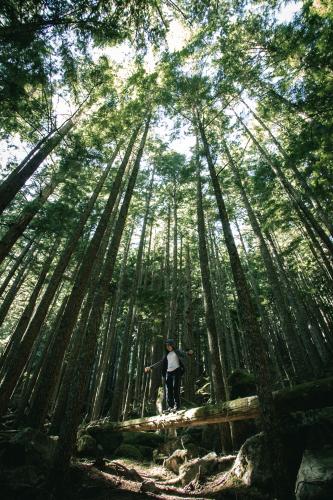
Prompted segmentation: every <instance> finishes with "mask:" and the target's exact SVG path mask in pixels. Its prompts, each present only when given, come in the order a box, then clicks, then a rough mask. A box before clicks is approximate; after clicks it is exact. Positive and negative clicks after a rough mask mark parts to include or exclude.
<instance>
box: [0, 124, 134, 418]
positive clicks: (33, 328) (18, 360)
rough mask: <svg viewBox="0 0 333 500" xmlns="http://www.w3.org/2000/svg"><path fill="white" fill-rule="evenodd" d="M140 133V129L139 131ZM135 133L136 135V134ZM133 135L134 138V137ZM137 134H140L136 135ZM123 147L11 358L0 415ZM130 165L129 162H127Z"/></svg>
mask: <svg viewBox="0 0 333 500" xmlns="http://www.w3.org/2000/svg"><path fill="white" fill-rule="evenodd" d="M136 132H137V133H138V130H137V131H136ZM134 135H135V134H134ZM134 135H133V137H134ZM135 137H136V135H135ZM135 137H134V138H132V141H131V143H130V144H131V146H130V148H129V151H128V154H127V155H125V158H124V160H126V164H127V160H128V157H129V156H130V153H131V151H132V147H133V144H134V141H135ZM118 150H119V147H117V148H116V151H115V153H114V154H113V157H112V159H111V161H110V163H109V165H108V168H106V169H105V171H104V173H103V174H102V176H101V178H100V180H99V182H98V183H97V186H96V187H95V190H94V192H93V194H92V196H91V198H90V200H89V202H88V204H87V206H86V208H85V210H84V211H83V213H82V215H81V217H80V220H79V221H78V223H77V226H76V229H75V230H74V232H73V234H72V236H71V238H70V240H69V241H68V243H67V245H66V247H65V249H64V251H63V253H62V255H61V257H60V259H59V262H58V264H57V266H56V268H55V270H54V272H53V274H52V276H51V278H50V282H49V285H48V287H47V289H46V291H45V293H44V295H43V297H42V299H41V301H40V303H39V305H38V308H37V310H36V313H35V315H34V317H33V319H32V321H31V323H30V325H29V327H28V329H27V331H26V333H25V336H24V338H23V341H22V343H21V345H20V349H19V352H18V353H17V355H16V356H15V357H14V358H13V359H12V360H11V361H10V369H9V370H8V373H7V374H6V377H5V379H4V381H3V382H2V384H1V386H0V415H2V414H3V412H4V411H6V408H7V404H8V401H9V398H10V395H11V393H12V390H13V388H14V387H15V385H16V382H17V380H18V378H19V376H20V374H21V371H22V370H23V368H24V365H25V363H26V361H27V359H28V357H29V354H30V352H31V349H32V346H33V343H34V341H35V339H36V338H37V336H38V333H39V331H40V328H41V326H42V324H43V322H44V320H45V317H46V315H47V312H48V310H49V307H50V304H51V302H52V299H53V297H54V295H55V293H56V291H57V288H58V286H59V283H60V281H61V279H62V277H63V274H64V272H65V270H66V268H67V266H68V264H69V261H70V258H71V256H72V254H73V252H74V250H75V248H76V245H77V242H78V241H79V239H80V237H81V235H82V231H83V229H84V226H85V224H86V222H87V220H88V217H89V215H90V214H91V211H92V209H93V207H94V204H95V201H96V199H97V197H98V195H99V193H100V191H101V189H102V187H103V185H104V182H105V180H106V178H107V176H108V174H109V172H110V169H111V167H112V164H113V161H114V160H115V158H116V156H117V154H118ZM125 166H126V165H125Z"/></svg>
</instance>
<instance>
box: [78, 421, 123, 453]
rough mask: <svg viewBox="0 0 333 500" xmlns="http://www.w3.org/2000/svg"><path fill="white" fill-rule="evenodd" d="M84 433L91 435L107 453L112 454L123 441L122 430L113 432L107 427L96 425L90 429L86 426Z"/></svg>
mask: <svg viewBox="0 0 333 500" xmlns="http://www.w3.org/2000/svg"><path fill="white" fill-rule="evenodd" d="M85 434H89V435H90V436H92V437H93V438H94V439H95V440H96V441H97V443H98V444H100V445H101V446H102V448H103V450H104V452H105V453H106V454H108V455H112V454H113V453H114V452H115V450H116V449H117V448H119V446H120V445H121V443H122V442H123V433H122V432H113V431H110V430H108V429H103V428H97V427H94V428H91V429H89V428H88V429H87V431H86V432H85ZM79 436H80V434H79Z"/></svg>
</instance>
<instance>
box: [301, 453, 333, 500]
mask: <svg viewBox="0 0 333 500" xmlns="http://www.w3.org/2000/svg"><path fill="white" fill-rule="evenodd" d="M295 495H296V499H297V500H315V499H316V500H331V499H332V496H333V448H331V447H329V448H323V449H321V450H305V451H304V454H303V458H302V462H301V465H300V468H299V471H298V474H297V479H296V486H295Z"/></svg>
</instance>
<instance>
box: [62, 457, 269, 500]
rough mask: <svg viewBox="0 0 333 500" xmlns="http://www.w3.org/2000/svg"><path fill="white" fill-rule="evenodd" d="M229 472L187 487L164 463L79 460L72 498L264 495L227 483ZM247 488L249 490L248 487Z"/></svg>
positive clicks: (173, 499) (171, 499) (202, 499)
mask: <svg viewBox="0 0 333 500" xmlns="http://www.w3.org/2000/svg"><path fill="white" fill-rule="evenodd" d="M225 477H226V473H225V472H224V473H219V474H216V475H212V476H207V477H204V478H203V477H200V479H199V478H196V479H195V480H194V481H191V482H190V483H189V484H187V485H186V486H184V487H178V486H172V483H174V484H176V483H177V482H178V481H177V480H178V476H177V475H176V474H174V473H173V472H171V471H169V470H168V469H166V468H165V467H163V465H156V464H155V463H152V462H138V461H134V460H129V459H117V460H110V461H108V460H105V461H104V463H103V464H100V465H98V466H97V465H96V464H95V463H94V462H92V461H88V460H82V461H78V462H77V463H76V464H75V465H74V466H73V469H72V477H71V487H72V488H73V490H72V492H71V494H70V497H69V498H70V499H71V500H78V499H80V500H84V499H88V498H89V499H91V500H108V499H125V500H127V499H128V500H130V499H134V498H140V499H142V500H145V499H150V500H151V499H156V500H157V499H161V500H162V499H164V500H177V499H178V500H179V499H182V500H186V499H187V500H190V499H191V498H195V499H197V500H208V499H211V498H216V499H220V500H222V499H226V500H227V499H230V500H231V499H237V500H247V499H248V500H250V499H263V498H267V500H268V497H266V496H262V494H261V495H259V493H257V492H256V491H255V490H253V491H249V490H248V488H246V489H244V485H239V487H236V489H235V485H233V486H232V487H228V485H225V488H223V482H224V480H225ZM245 490H246V491H245Z"/></svg>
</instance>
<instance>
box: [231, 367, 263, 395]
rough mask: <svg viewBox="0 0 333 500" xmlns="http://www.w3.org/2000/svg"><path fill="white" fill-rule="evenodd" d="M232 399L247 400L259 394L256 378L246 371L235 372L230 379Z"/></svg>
mask: <svg viewBox="0 0 333 500" xmlns="http://www.w3.org/2000/svg"><path fill="white" fill-rule="evenodd" d="M228 384H229V390H230V399H237V398H245V397H246V396H253V395H255V394H257V387H256V382H255V377H254V375H252V374H251V373H249V372H247V371H246V370H240V369H238V370H234V371H233V372H232V373H231V374H230V375H229V377H228Z"/></svg>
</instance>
